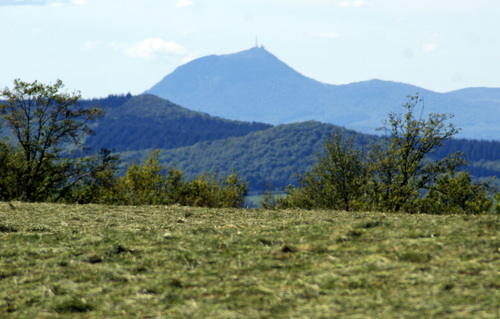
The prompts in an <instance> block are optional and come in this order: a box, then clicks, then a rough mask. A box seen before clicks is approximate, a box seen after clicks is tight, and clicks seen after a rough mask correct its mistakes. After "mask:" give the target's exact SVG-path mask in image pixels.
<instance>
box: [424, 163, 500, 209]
mask: <svg viewBox="0 0 500 319" xmlns="http://www.w3.org/2000/svg"><path fill="white" fill-rule="evenodd" d="M489 190H490V186H489V183H488V182H483V183H480V182H473V181H472V178H471V176H470V174H469V173H468V172H458V173H456V174H453V175H451V174H443V175H441V176H439V178H438V180H437V182H436V183H435V184H434V185H433V186H432V187H431V188H430V189H429V192H428V193H427V194H426V195H425V197H424V198H423V199H422V201H421V205H420V206H421V212H425V213H431V214H460V213H466V214H484V213H486V212H488V211H489V210H490V208H491V206H492V204H493V202H492V200H491V199H490V198H489Z"/></svg>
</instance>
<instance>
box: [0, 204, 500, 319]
mask: <svg viewBox="0 0 500 319" xmlns="http://www.w3.org/2000/svg"><path fill="white" fill-rule="evenodd" d="M499 230H500V224H499V217H498V216H494V215H484V216H429V215H426V216H421V215H402V214H398V215H390V214H379V213H346V212H334V211H302V210H290V211H266V210H243V209H241V210H239V209H204V208H186V207H164V206H145V207H142V206H138V207H117V206H99V205H53V204H24V203H11V204H10V205H9V204H7V203H0V317H7V316H8V317H9V318H26V317H33V318H44V317H45V318H58V317H59V318H63V317H68V315H71V317H77V318H78V317H81V318H112V317H137V318H151V317H153V318H154V317H168V318H242V317H245V318H311V317H335V316H340V317H344V318H361V317H378V318H401V317H405V318H406V317H408V318H412V317H413V318H442V317H447V318H497V317H498V315H499V313H498V309H499V302H498V300H500V293H499V291H500V289H499V288H500V285H499V282H500V273H499V269H500V261H499V257H500V250H499V247H500V242H499V237H498V234H499Z"/></svg>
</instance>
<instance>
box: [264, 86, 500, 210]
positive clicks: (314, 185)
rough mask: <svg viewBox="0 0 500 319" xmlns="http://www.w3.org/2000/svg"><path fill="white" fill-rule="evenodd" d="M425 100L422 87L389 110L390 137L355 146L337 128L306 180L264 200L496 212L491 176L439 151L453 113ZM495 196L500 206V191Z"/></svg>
mask: <svg viewBox="0 0 500 319" xmlns="http://www.w3.org/2000/svg"><path fill="white" fill-rule="evenodd" d="M421 102H422V100H421V98H420V97H419V96H418V95H416V96H411V97H408V102H407V103H406V104H405V105H403V108H404V113H389V116H388V119H387V120H386V121H385V122H384V127H383V130H384V137H383V138H382V139H380V140H379V141H378V142H376V143H373V144H371V145H369V147H368V148H367V149H366V150H364V151H363V150H360V149H358V148H356V147H354V144H353V138H349V139H343V138H342V137H341V135H339V134H336V135H334V136H333V137H332V138H330V139H329V140H328V141H327V142H326V143H325V150H324V152H323V153H320V154H319V155H318V156H317V159H316V163H315V164H314V165H313V167H312V168H311V169H310V170H309V171H307V172H306V173H305V174H303V175H302V176H299V184H300V186H299V187H288V188H287V189H286V194H285V196H281V195H274V194H272V193H271V192H267V194H266V197H265V199H264V202H263V204H264V206H265V207H268V208H272V207H279V208H288V207H302V208H307V209H337V210H346V211H360V210H365V211H366V210H374V211H383V212H409V213H431V214H449V213H466V214H482V213H487V212H490V211H491V210H492V207H493V205H494V200H493V197H492V195H493V191H494V188H493V187H492V186H491V184H490V182H489V181H485V182H477V181H473V179H472V178H471V176H470V173H469V172H467V171H463V170H462V169H461V168H462V167H464V166H466V165H467V161H466V160H465V156H464V154H463V153H462V152H459V151H457V152H454V153H451V154H447V155H446V156H442V157H440V158H439V159H433V157H432V155H433V154H434V153H435V152H436V151H437V150H438V149H439V148H440V147H442V146H443V143H444V142H445V141H449V140H450V139H451V137H452V136H454V135H456V134H457V133H458V132H459V130H458V129H457V128H456V127H455V126H454V125H453V124H447V122H448V120H449V119H450V118H451V117H452V116H451V115H448V114H429V115H428V117H427V118H423V117H422V114H421V112H420V109H419V106H420V105H421ZM496 200H497V204H496V208H495V210H496V211H497V212H499V210H500V206H499V204H498V201H500V195H499V194H497V195H496Z"/></svg>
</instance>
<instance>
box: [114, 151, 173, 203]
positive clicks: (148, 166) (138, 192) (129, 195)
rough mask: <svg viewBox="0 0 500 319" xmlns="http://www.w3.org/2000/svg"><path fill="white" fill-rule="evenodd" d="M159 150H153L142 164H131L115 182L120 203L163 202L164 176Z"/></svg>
mask: <svg viewBox="0 0 500 319" xmlns="http://www.w3.org/2000/svg"><path fill="white" fill-rule="evenodd" d="M158 154H159V150H155V151H153V152H152V153H151V154H150V155H149V156H148V157H147V159H146V161H145V162H144V163H142V164H132V165H130V166H129V167H128V168H127V171H126V172H125V175H123V176H122V177H121V178H120V179H119V180H118V183H117V186H116V188H117V192H118V198H119V201H120V203H121V204H125V205H141V204H150V205H154V204H163V202H164V199H165V176H164V175H163V172H162V170H163V169H162V167H161V164H160V158H159V155H158Z"/></svg>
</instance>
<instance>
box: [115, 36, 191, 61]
mask: <svg viewBox="0 0 500 319" xmlns="http://www.w3.org/2000/svg"><path fill="white" fill-rule="evenodd" d="M112 46H113V47H114V48H116V49H120V50H122V51H123V52H124V53H125V54H126V55H127V56H129V57H132V58H139V59H145V60H155V59H159V58H162V57H168V56H183V55H186V54H187V50H186V48H184V47H183V46H182V45H179V44H177V43H175V42H168V41H165V40H163V39H161V38H152V39H146V40H143V41H141V42H137V43H133V44H130V45H123V44H119V43H113V44H112Z"/></svg>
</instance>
